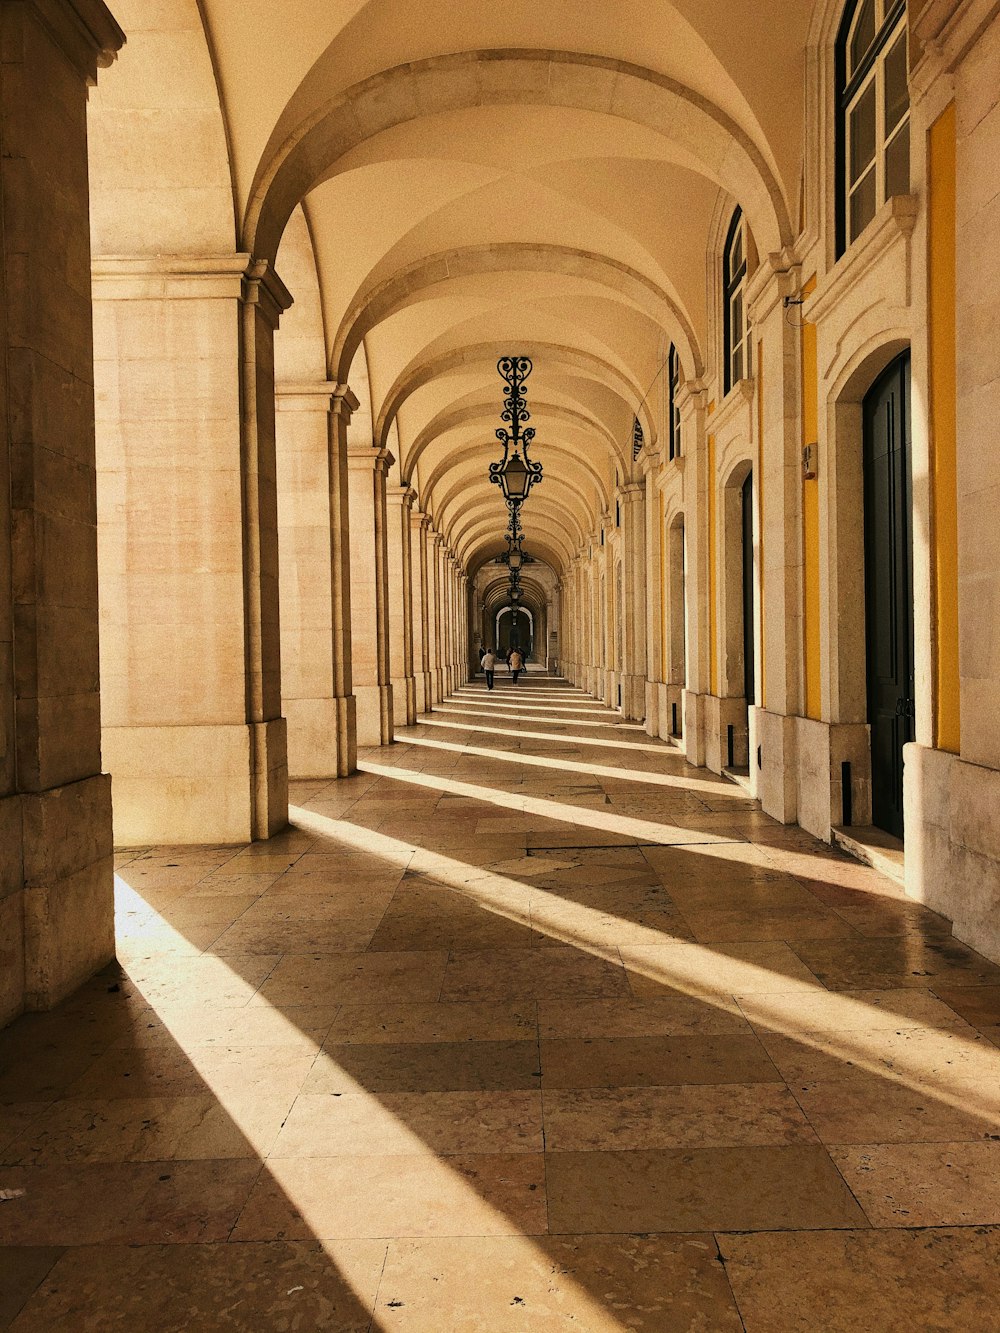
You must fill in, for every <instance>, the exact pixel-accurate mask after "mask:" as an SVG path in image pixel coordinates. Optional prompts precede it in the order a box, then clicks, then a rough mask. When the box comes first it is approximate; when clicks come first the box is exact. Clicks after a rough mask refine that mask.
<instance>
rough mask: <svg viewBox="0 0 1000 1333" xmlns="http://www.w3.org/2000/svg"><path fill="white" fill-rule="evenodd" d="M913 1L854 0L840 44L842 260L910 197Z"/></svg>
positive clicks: (839, 235)
mask: <svg viewBox="0 0 1000 1333" xmlns="http://www.w3.org/2000/svg"><path fill="white" fill-rule="evenodd" d="M907 68H908V59H907V51H906V0H852V3H850V4H849V5H848V7H847V9H846V10H845V12H844V17H843V20H842V22H841V25H840V34H839V36H838V38H837V88H838V91H839V107H838V151H837V176H838V194H839V202H840V206H839V209H838V218H837V254H838V255H841V254H843V253H844V251H845V250H846V249H847V247H848V246H849V245H850V244H851V242H852V241H854V240H855V239H856V238H857V237H858V236H860V235H861V233H862V232H863V231H864V229H865V227H867V226H868V224H869V222H871V220H872V218H873V217H874V216H875V213H876V212H877V210H878V208H879V207H880V206H881V205H882V204H883V203H884V202H885V201H886V199H890V198H891V197H892V196H893V195H894V194H907V193H909V189H910V94H909V88H908V86H907Z"/></svg>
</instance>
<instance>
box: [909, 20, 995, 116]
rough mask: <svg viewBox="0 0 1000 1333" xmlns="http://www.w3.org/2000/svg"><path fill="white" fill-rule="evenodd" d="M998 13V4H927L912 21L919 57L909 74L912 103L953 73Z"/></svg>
mask: <svg viewBox="0 0 1000 1333" xmlns="http://www.w3.org/2000/svg"><path fill="white" fill-rule="evenodd" d="M998 13H1000V0H926V3H925V5H924V7H923V9H922V10H921V12H920V14H919V15H918V16H917V17H916V18H915V19H914V20H913V21H912V23H911V25H910V26H911V30H912V35H913V38H914V39H915V40H916V43H917V44H918V45H919V47H920V56H919V59H918V60H917V63H916V65H915V66H914V67H913V69H912V70H911V72H910V84H911V88H912V98H913V101H914V102H917V101H919V100H920V99H921V98H922V97H923V96H924V95H925V94H926V93H927V91H928V90H929V89H930V87H931V85H932V84H933V83H934V81H935V80H936V79H937V78H939V77H940V76H941V75H942V74H950V73H952V72H953V71H954V70H955V69H956V67H957V66H958V65H960V64H961V63H962V61H963V60H964V59H965V57H966V56H967V55H968V54H969V52H970V51H971V50H972V48H973V46H974V45H975V44H976V42H977V41H978V39H979V38H980V36H981V35H982V33H983V31H984V30H985V29H986V27H987V26H988V25H989V24H990V23H992V22H993V20H994V19H995V18H996V17H997V14H998Z"/></svg>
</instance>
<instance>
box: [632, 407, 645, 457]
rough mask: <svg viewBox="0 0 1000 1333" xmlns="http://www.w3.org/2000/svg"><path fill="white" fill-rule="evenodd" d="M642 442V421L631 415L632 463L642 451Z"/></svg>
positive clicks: (643, 441)
mask: <svg viewBox="0 0 1000 1333" xmlns="http://www.w3.org/2000/svg"><path fill="white" fill-rule="evenodd" d="M644 443H645V439H644V437H643V433H642V422H641V421H640V420H639V418H638V417H633V418H632V462H633V463H634V462H635V460H636V459H637V458H638V457H639V455H640V454H641V453H642V446H643V444H644Z"/></svg>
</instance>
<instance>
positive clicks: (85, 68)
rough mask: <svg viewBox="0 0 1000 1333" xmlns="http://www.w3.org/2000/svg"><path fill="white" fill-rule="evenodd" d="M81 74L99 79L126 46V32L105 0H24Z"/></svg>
mask: <svg viewBox="0 0 1000 1333" xmlns="http://www.w3.org/2000/svg"><path fill="white" fill-rule="evenodd" d="M23 7H24V9H26V10H28V9H30V10H31V11H32V13H33V15H34V18H35V20H36V22H37V23H39V24H40V26H41V27H43V28H44V29H45V31H46V32H47V33H48V34H49V36H50V37H51V38H52V40H53V42H54V43H55V45H56V46H58V48H59V50H60V51H62V53H63V55H64V56H65V57H66V59H67V60H69V62H70V64H72V66H73V68H74V69H75V70H76V71H77V73H78V74H79V75H80V77H81V78H82V79H83V80H84V81H85V82H86V83H88V84H91V85H93V84H95V83H96V82H97V71H98V70H99V69H107V68H108V67H109V66H110V65H112V64H113V63H114V61H115V58H116V57H117V55H118V52H119V51H120V50H121V49H122V47H123V46H124V45H125V40H126V39H125V33H124V32H123V31H122V30H121V28H120V27H119V26H118V23H117V22H116V21H115V17H114V15H113V14H112V13H111V11H110V9H108V7H107V5H105V4H104V3H103V0H23Z"/></svg>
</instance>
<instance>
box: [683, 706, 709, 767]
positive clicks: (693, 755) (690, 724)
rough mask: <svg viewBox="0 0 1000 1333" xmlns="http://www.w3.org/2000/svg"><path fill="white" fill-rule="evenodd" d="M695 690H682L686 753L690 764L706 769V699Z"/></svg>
mask: <svg viewBox="0 0 1000 1333" xmlns="http://www.w3.org/2000/svg"><path fill="white" fill-rule="evenodd" d="M706 697H707V696H706V695H704V694H696V693H695V692H694V690H682V691H681V702H682V704H683V715H684V753H685V754H686V755H687V761H688V763H689V764H694V766H695V767H696V768H704V767H705V699H706Z"/></svg>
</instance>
